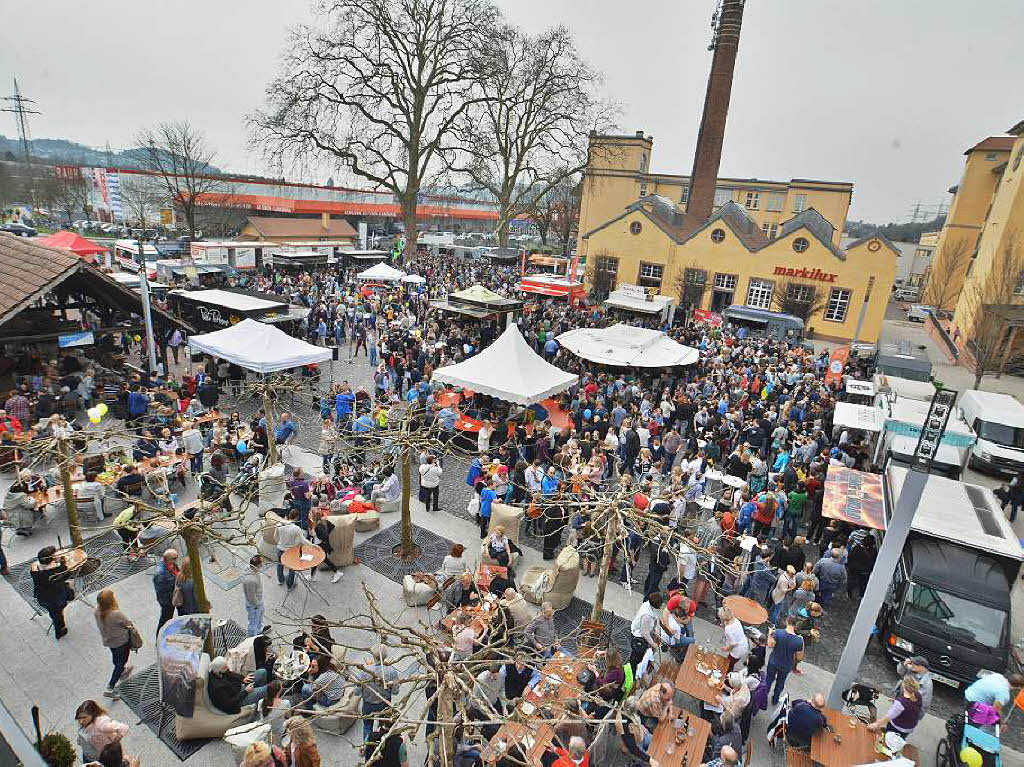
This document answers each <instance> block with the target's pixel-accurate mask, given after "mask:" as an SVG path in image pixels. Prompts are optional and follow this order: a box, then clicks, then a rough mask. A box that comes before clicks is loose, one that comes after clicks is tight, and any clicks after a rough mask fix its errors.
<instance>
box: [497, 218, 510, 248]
mask: <svg viewBox="0 0 1024 767" xmlns="http://www.w3.org/2000/svg"><path fill="white" fill-rule="evenodd" d="M511 223H512V222H511V221H509V220H508V218H506V217H503V218H502V219H501V221H500V223H499V224H498V230H497V232H496V234H497V235H498V247H499V248H507V247H508V232H509V228H510V227H511Z"/></svg>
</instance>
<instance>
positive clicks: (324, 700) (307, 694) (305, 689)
mask: <svg viewBox="0 0 1024 767" xmlns="http://www.w3.org/2000/svg"><path fill="white" fill-rule="evenodd" d="M312 697H313V685H312V684H311V683H310V682H306V684H304V685H302V699H303V700H308V699H310V698H312ZM313 702H314V703H316V705H318V706H323V707H324V708H330V707H331V706H333V705H334V704H336V703H337V702H338V701H336V700H331V699H330V698H328V697H327V696H326V695H323V694H320V695H317V696H316V699H315V700H314V701H313Z"/></svg>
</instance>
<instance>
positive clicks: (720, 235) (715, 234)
mask: <svg viewBox="0 0 1024 767" xmlns="http://www.w3.org/2000/svg"><path fill="white" fill-rule="evenodd" d="M724 239H725V230H724V229H712V230H711V241H712V242H722V240H724Z"/></svg>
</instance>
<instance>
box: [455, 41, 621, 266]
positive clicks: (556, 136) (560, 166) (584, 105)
mask: <svg viewBox="0 0 1024 767" xmlns="http://www.w3.org/2000/svg"><path fill="white" fill-rule="evenodd" d="M478 69H479V81H478V84H477V87H478V88H479V92H480V94H481V95H482V97H483V98H481V99H479V100H478V101H477V102H476V104H475V105H474V107H473V108H472V109H469V110H467V111H466V113H465V114H464V116H463V120H462V121H461V122H460V135H461V137H462V140H463V151H462V152H461V153H460V161H459V163H458V166H457V169H458V170H460V171H462V172H464V173H465V174H466V175H468V176H469V178H470V180H471V182H472V184H473V185H474V186H475V187H476V188H477V189H479V190H482V191H485V192H487V193H489V194H490V195H491V196H493V197H494V199H495V200H496V201H497V203H498V221H497V227H496V228H497V235H498V245H499V246H501V247H506V246H507V245H508V235H509V225H510V224H511V222H512V220H513V219H515V218H516V217H518V216H520V215H522V214H524V213H526V212H528V211H530V210H531V209H533V208H534V207H535V206H536V204H537V202H538V201H539V200H541V199H542V198H543V197H544V196H545V195H546V194H547V193H548V192H549V191H551V190H552V189H553V188H555V187H556V186H558V185H560V184H561V183H562V182H564V181H566V180H568V179H570V178H571V177H573V176H574V175H576V174H577V173H579V172H580V171H581V170H583V168H585V167H586V165H587V144H588V133H589V131H590V130H591V129H595V128H597V129H600V130H605V129H607V127H608V123H609V119H608V116H609V113H610V110H609V109H608V108H607V107H605V106H602V105H601V104H600V102H599V100H598V99H597V97H596V95H595V93H594V91H595V87H596V86H597V85H598V83H599V82H600V76H599V75H598V74H597V73H596V72H595V71H594V70H593V69H592V68H591V67H590V65H589V64H587V62H585V61H584V60H583V59H582V58H581V57H580V55H579V52H578V51H577V50H576V46H575V44H574V42H573V39H572V35H571V34H570V32H569V30H568V29H566V28H565V27H555V28H553V29H550V30H548V31H546V32H543V33H541V34H540V35H537V36H536V37H531V36H529V35H527V34H525V33H524V32H523V31H521V30H520V29H518V28H517V27H515V26H512V25H511V24H503V25H500V26H497V27H495V28H494V30H493V33H492V35H491V37H490V39H489V40H488V45H487V46H486V48H485V50H484V51H483V53H482V55H481V56H480V58H479V64H478Z"/></svg>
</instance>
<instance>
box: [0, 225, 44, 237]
mask: <svg viewBox="0 0 1024 767" xmlns="http://www.w3.org/2000/svg"><path fill="white" fill-rule="evenodd" d="M0 232H9V233H10V234H15V235H17V236H18V237H35V236H36V235H37V234H39V232H37V231H36V230H35V229H34V228H33V227H31V226H25V225H24V224H18V223H14V222H12V223H10V224H4V225H3V226H0Z"/></svg>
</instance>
